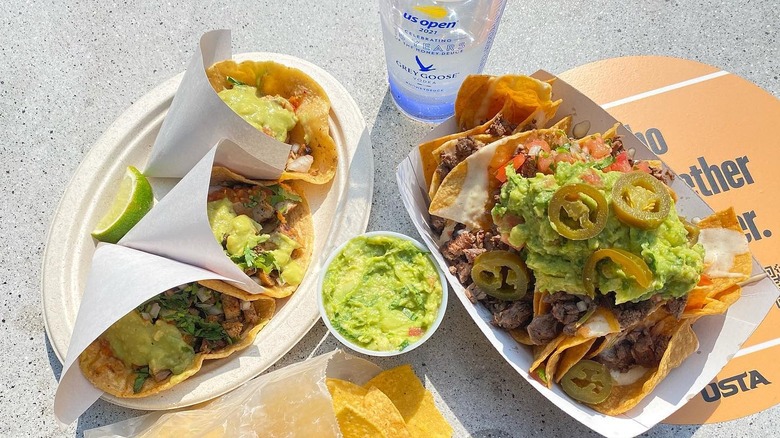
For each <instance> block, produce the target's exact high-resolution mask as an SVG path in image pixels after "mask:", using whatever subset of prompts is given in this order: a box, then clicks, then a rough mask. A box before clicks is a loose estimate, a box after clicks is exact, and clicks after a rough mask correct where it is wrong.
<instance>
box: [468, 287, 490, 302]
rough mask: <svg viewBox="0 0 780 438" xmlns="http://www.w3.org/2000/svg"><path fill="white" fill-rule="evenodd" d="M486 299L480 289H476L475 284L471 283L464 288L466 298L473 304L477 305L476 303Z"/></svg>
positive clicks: (485, 295)
mask: <svg viewBox="0 0 780 438" xmlns="http://www.w3.org/2000/svg"><path fill="white" fill-rule="evenodd" d="M487 297H488V295H487V294H486V293H485V292H484V291H483V290H482V289H480V288H478V287H477V285H476V284H474V283H471V284H470V285H469V286H468V287H467V288H466V298H468V299H469V301H471V302H472V303H474V304H477V302H479V301H481V300H484V299H486V298H487Z"/></svg>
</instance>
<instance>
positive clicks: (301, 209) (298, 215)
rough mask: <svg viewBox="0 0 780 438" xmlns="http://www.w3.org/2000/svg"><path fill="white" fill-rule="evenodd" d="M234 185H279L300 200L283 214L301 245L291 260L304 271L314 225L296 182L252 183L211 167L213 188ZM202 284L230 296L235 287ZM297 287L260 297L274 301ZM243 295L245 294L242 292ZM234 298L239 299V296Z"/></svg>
mask: <svg viewBox="0 0 780 438" xmlns="http://www.w3.org/2000/svg"><path fill="white" fill-rule="evenodd" d="M236 183H241V184H249V185H262V186H269V185H274V184H279V185H281V186H282V187H284V189H285V190H287V191H289V192H292V193H295V194H297V195H298V196H300V197H301V202H300V203H298V205H296V206H295V208H293V209H292V210H290V211H289V212H288V213H287V214H286V215H285V220H286V221H287V226H289V227H290V228H291V229H292V230H293V232H294V233H295V235H296V236H297V238H296V241H297V242H298V243H299V244H300V245H301V246H300V248H298V249H296V250H295V251H294V252H293V255H294V259H295V261H296V262H297V263H298V264H299V265H300V266H301V268H302V269H303V270H304V271H305V270H306V269H307V268H308V266H309V263H310V262H311V255H312V249H313V247H314V222H313V220H312V217H311V210H310V209H309V203H308V202H307V201H306V197H305V195H304V192H303V190H302V189H301V188H299V182H295V181H293V182H291V183H279V182H276V181H255V180H251V179H247V178H245V177H243V176H241V175H239V174H237V173H235V172H233V171H231V170H230V169H227V168H225V167H220V166H214V168H213V169H212V170H211V185H212V186H215V185H223V184H225V185H232V184H236ZM201 284H203V285H204V286H206V287H208V288H211V289H214V290H217V291H219V292H225V293H229V294H235V290H237V288H235V287H232V288H230V289H228V286H230V285H228V284H227V283H223V282H221V281H215V280H204V281H202V282H201ZM297 288H298V285H291V284H286V285H277V286H273V287H265V286H264V289H265V290H264V292H263V295H266V296H269V297H273V298H284V297H287V296H290V295H292V293H293V292H295V290H296V289H297ZM242 293H243V294H246V293H245V292H242ZM234 296H236V297H237V298H240V296H237V295H234Z"/></svg>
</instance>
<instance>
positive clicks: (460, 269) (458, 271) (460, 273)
mask: <svg viewBox="0 0 780 438" xmlns="http://www.w3.org/2000/svg"><path fill="white" fill-rule="evenodd" d="M471 266H472V265H471V263H469V262H466V261H462V262H458V263H457V264H455V265H452V266H450V268H449V269H450V274H452V275H454V276H456V277H458V281H460V282H461V284H463V285H464V286H465V285H467V284H470V283H471Z"/></svg>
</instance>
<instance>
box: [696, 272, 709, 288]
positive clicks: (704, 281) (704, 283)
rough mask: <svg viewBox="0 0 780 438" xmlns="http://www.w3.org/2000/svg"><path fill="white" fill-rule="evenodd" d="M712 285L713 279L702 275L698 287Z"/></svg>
mask: <svg viewBox="0 0 780 438" xmlns="http://www.w3.org/2000/svg"><path fill="white" fill-rule="evenodd" d="M711 284H712V279H711V278H710V276H709V275H707V274H701V277H699V284H698V286H709V285H711Z"/></svg>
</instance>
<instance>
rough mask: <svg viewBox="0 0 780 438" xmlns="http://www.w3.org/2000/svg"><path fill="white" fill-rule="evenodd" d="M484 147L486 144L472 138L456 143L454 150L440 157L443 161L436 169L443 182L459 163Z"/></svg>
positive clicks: (459, 140)
mask: <svg viewBox="0 0 780 438" xmlns="http://www.w3.org/2000/svg"><path fill="white" fill-rule="evenodd" d="M484 145H485V144H484V143H482V142H480V141H477V140H474V139H473V138H472V137H463V138H459V139H458V141H457V142H456V143H455V148H454V149H448V150H445V151H444V152H442V153H441V155H440V156H439V158H440V159H441V161H440V162H439V166H438V167H437V168H436V173H437V174H438V175H439V176H440V177H441V179H442V180H443V179H444V177H445V176H447V175H448V174H449V173H450V171H451V170H452V169H453V168H454V167H455V166H457V165H458V163H460V162H461V161H463V160H465V159H466V158H468V157H469V156H470V155H471V154H473V153H474V152H476V151H478V150H479V149H480V148H481V147H482V146H484Z"/></svg>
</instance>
